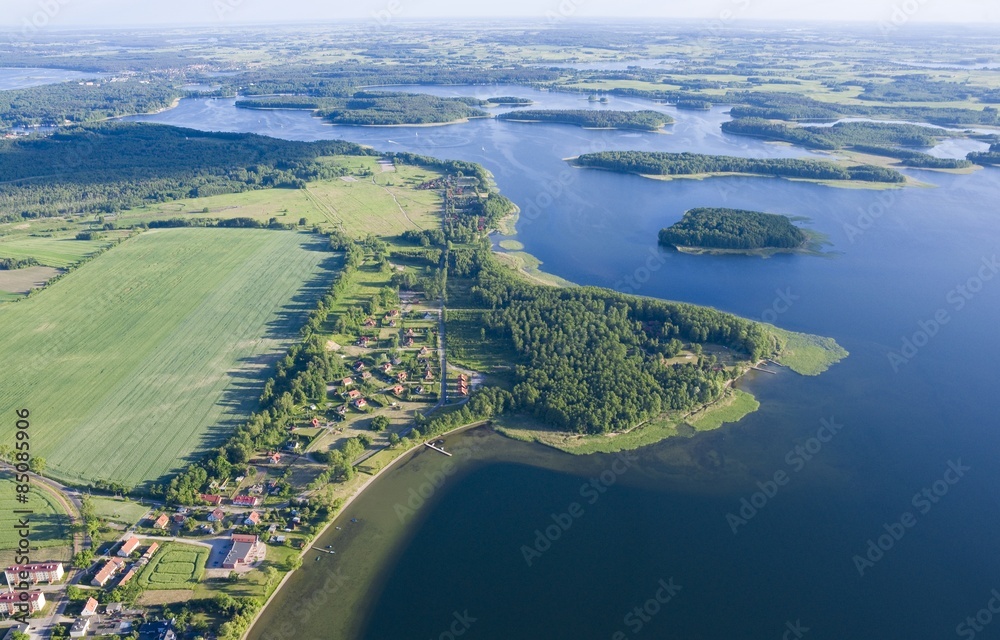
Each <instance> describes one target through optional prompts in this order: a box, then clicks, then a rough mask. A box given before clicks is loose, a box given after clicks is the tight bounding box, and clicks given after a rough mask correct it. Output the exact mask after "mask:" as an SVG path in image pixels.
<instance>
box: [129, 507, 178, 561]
mask: <svg viewBox="0 0 1000 640" xmlns="http://www.w3.org/2000/svg"><path fill="white" fill-rule="evenodd" d="M163 517H164V518H166V516H163ZM167 519H168V520H169V518H167ZM138 548H139V538H136V537H134V536H133V537H131V538H129V539H128V540H126V541H125V542H123V543H122V546H121V549H119V550H118V555H119V556H120V557H122V558H127V557H129V556H130V555H132V552H133V551H135V550H136V549H138Z"/></svg>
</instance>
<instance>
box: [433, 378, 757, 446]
mask: <svg viewBox="0 0 1000 640" xmlns="http://www.w3.org/2000/svg"><path fill="white" fill-rule="evenodd" d="M768 373H770V372H768ZM424 446H425V447H430V448H431V449H434V450H435V451H437V452H438V453H443V454H444V455H446V456H449V457H450V456H451V454H450V453H448V452H447V451H445V450H444V449H442V448H441V447H435V446H434V445H432V444H431V443H430V442H425V443H424Z"/></svg>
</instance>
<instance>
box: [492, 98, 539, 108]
mask: <svg viewBox="0 0 1000 640" xmlns="http://www.w3.org/2000/svg"><path fill="white" fill-rule="evenodd" d="M486 102H488V103H489V104H495V105H500V106H505V107H523V106H526V105H529V104H534V103H535V101H534V100H532V99H530V98H518V97H516V96H496V97H494V98H489V99H488V100H487V101H486Z"/></svg>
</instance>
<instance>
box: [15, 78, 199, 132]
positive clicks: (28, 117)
mask: <svg viewBox="0 0 1000 640" xmlns="http://www.w3.org/2000/svg"><path fill="white" fill-rule="evenodd" d="M180 97H181V91H180V89H179V88H177V87H176V86H175V85H174V84H173V83H171V82H167V81H163V80H157V79H149V80H143V81H140V80H139V79H138V78H134V77H133V78H129V79H128V80H127V81H125V82H110V81H108V80H107V79H98V80H95V81H94V82H93V83H92V84H89V85H88V84H87V83H86V82H84V83H81V82H61V83H58V84H48V85H41V86H37V87H29V88H27V89H15V90H12V91H0V130H2V129H9V128H12V127H31V126H36V125H42V126H55V125H63V124H66V123H72V124H79V123H84V122H93V121H95V120H103V119H106V118H113V117H116V116H124V115H132V114H136V113H149V112H151V111H158V110H160V109H165V108H167V107H169V106H170V105H171V103H173V101H174V100H176V99H177V98H180Z"/></svg>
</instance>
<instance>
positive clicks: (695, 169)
mask: <svg viewBox="0 0 1000 640" xmlns="http://www.w3.org/2000/svg"><path fill="white" fill-rule="evenodd" d="M574 163H575V164H576V166H580V167H587V168H592V169H606V170H609V171H617V172H619V173H637V174H641V175H664V176H666V175H696V174H711V173H743V174H752V175H763V176H779V177H784V178H802V179H807V180H858V181H863V182H885V183H903V182H906V177H905V176H904V175H903V174H901V173H899V172H898V171H894V170H892V169H886V168H884V167H877V166H875V165H867V164H866V165H854V166H844V165H839V164H835V163H833V162H827V161H823V160H803V159H798V158H738V157H735V156H711V155H703V154H698V153H666V152H649V151H603V152H600V153H588V154H584V155H582V156H580V157H579V158H576V159H575V160H574Z"/></svg>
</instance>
